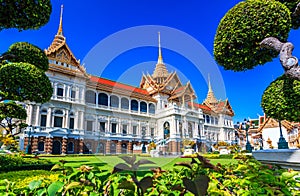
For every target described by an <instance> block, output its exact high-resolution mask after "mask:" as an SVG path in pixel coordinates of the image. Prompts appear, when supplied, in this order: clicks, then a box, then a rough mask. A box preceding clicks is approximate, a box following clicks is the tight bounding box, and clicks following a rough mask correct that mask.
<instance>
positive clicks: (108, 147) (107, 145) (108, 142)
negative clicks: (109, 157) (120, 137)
mask: <svg viewBox="0 0 300 196" xmlns="http://www.w3.org/2000/svg"><path fill="white" fill-rule="evenodd" d="M110 142H111V141H110V140H107V141H106V144H105V154H110Z"/></svg>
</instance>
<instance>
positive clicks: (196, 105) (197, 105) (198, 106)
mask: <svg viewBox="0 0 300 196" xmlns="http://www.w3.org/2000/svg"><path fill="white" fill-rule="evenodd" d="M188 105H189V106H192V103H191V102H189V103H188ZM193 105H194V107H197V108H200V109H202V110H207V111H212V110H211V108H210V107H208V106H206V105H202V104H199V103H193Z"/></svg>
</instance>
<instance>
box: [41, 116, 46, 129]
mask: <svg viewBox="0 0 300 196" xmlns="http://www.w3.org/2000/svg"><path fill="white" fill-rule="evenodd" d="M46 123H47V115H45V114H42V115H41V124H40V126H41V127H46Z"/></svg>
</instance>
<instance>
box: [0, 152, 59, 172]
mask: <svg viewBox="0 0 300 196" xmlns="http://www.w3.org/2000/svg"><path fill="white" fill-rule="evenodd" d="M53 165H54V164H53V163H51V162H50V161H49V160H40V159H37V158H23V157H22V156H19V155H0V172H8V171H18V170H40V169H42V170H50V169H51V168H52V166H53Z"/></svg>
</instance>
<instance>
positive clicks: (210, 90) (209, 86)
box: [208, 74, 212, 92]
mask: <svg viewBox="0 0 300 196" xmlns="http://www.w3.org/2000/svg"><path fill="white" fill-rule="evenodd" d="M208 92H212V88H211V84H210V75H209V74H208Z"/></svg>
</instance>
